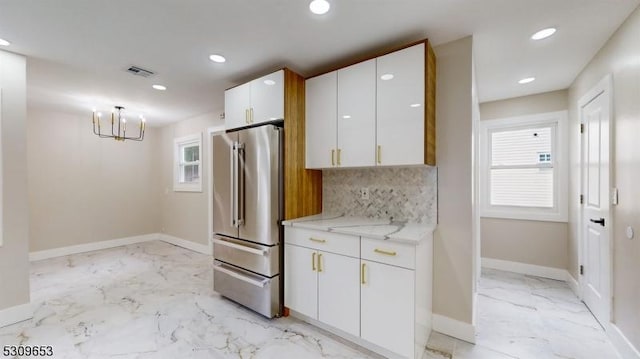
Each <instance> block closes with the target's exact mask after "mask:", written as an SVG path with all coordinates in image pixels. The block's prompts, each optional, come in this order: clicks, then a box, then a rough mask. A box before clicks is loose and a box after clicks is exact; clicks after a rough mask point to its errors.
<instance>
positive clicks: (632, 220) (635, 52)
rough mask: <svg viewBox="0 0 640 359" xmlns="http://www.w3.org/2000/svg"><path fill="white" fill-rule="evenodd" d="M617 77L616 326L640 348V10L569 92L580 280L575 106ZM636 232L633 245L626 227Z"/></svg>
mask: <svg viewBox="0 0 640 359" xmlns="http://www.w3.org/2000/svg"><path fill="white" fill-rule="evenodd" d="M607 74H612V75H613V92H612V93H613V97H614V102H613V132H614V134H613V137H614V142H613V144H612V147H611V150H612V151H613V153H614V155H613V156H614V161H613V166H612V170H613V177H614V179H613V182H612V184H611V186H612V187H617V188H618V189H619V191H620V192H619V195H620V201H619V204H618V205H617V206H613V207H612V215H613V221H614V223H613V227H612V229H611V231H610V233H611V236H612V238H613V296H614V298H615V301H614V304H613V321H614V322H615V323H616V325H617V326H618V327H619V328H620V330H621V331H622V332H623V333H624V335H625V336H626V337H627V338H628V339H629V340H630V341H631V343H633V344H634V345H635V347H636V348H638V349H640V310H638V308H639V307H638V303H640V285H638V273H640V236H639V235H638V233H640V204H639V202H638V199H640V187H638V183H640V147H639V145H638V136H639V135H640V8H638V9H636V10H635V11H634V12H633V13H632V14H631V15H630V16H629V18H628V19H627V20H626V21H625V23H623V24H622V26H621V27H620V28H619V29H618V31H617V32H616V33H615V34H614V35H613V36H612V37H611V39H609V41H608V42H607V43H606V44H605V46H604V47H603V48H602V49H601V50H600V51H599V52H598V53H597V55H596V56H595V57H594V58H593V59H592V60H591V62H590V63H589V64H588V65H587V66H586V67H585V69H584V70H583V71H582V72H581V73H580V75H578V77H577V78H576V80H575V81H574V83H573V84H572V85H571V87H570V89H569V111H570V112H569V114H570V116H569V123H570V126H569V133H570V134H571V136H570V149H569V150H570V160H571V172H570V188H571V190H570V200H569V203H570V204H574V205H573V206H570V207H569V221H570V227H569V238H570V239H569V259H570V260H569V269H570V272H571V274H572V275H573V276H574V277H575V278H578V265H579V263H578V239H579V238H578V233H579V232H578V217H579V214H580V212H579V210H580V208H579V207H578V206H577V205H575V204H577V203H578V196H579V194H580V185H579V184H580V171H579V158H580V138H579V135H577V134H578V132H579V131H578V125H579V118H578V113H577V106H578V101H579V99H580V97H582V96H583V95H584V94H585V93H586V92H588V91H589V89H591V88H592V87H594V86H595V85H596V84H597V83H598V82H599V81H600V80H601V79H602V78H603V77H604V76H605V75H607ZM627 226H631V227H633V228H634V229H635V231H636V236H635V238H634V239H633V240H629V239H627V238H626V236H625V228H626V227H627Z"/></svg>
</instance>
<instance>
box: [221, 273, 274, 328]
mask: <svg viewBox="0 0 640 359" xmlns="http://www.w3.org/2000/svg"><path fill="white" fill-rule="evenodd" d="M213 289H214V290H215V291H216V292H218V293H220V294H221V295H222V296H225V297H227V298H229V299H231V300H233V301H235V302H238V303H240V304H242V305H244V306H246V307H248V308H250V309H253V310H254V311H256V312H258V313H260V314H262V315H264V316H265V317H268V318H273V317H277V316H280V314H281V313H280V277H279V276H275V277H273V278H266V277H263V276H260V275H258V274H255V273H251V272H248V271H245V270H242V269H240V268H237V267H234V266H231V265H228V264H225V263H222V262H219V261H215V262H214V265H213Z"/></svg>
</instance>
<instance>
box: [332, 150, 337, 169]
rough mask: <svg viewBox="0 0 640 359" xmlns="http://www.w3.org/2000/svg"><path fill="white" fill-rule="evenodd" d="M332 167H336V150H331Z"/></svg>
mask: <svg viewBox="0 0 640 359" xmlns="http://www.w3.org/2000/svg"><path fill="white" fill-rule="evenodd" d="M331 165H332V166H335V165H336V150H331Z"/></svg>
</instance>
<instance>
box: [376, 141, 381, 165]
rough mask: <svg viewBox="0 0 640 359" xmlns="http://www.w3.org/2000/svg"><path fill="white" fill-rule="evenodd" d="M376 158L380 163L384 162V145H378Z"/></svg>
mask: <svg viewBox="0 0 640 359" xmlns="http://www.w3.org/2000/svg"><path fill="white" fill-rule="evenodd" d="M376 160H377V162H378V164H381V163H382V146H380V145H378V152H377V153H376Z"/></svg>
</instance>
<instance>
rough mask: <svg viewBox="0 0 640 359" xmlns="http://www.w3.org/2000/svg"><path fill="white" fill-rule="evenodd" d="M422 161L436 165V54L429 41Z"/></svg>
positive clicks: (426, 59)
mask: <svg viewBox="0 0 640 359" xmlns="http://www.w3.org/2000/svg"><path fill="white" fill-rule="evenodd" d="M425 51H426V53H425V66H426V69H425V77H426V78H425V82H424V84H425V87H426V88H425V92H424V95H425V101H424V103H425V106H426V107H425V113H424V116H425V119H424V120H425V126H424V140H425V144H424V163H425V164H427V165H431V166H435V165H436V55H435V53H434V51H433V48H432V47H431V43H430V42H429V41H427V42H426V46H425Z"/></svg>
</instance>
